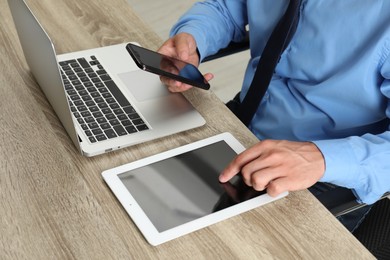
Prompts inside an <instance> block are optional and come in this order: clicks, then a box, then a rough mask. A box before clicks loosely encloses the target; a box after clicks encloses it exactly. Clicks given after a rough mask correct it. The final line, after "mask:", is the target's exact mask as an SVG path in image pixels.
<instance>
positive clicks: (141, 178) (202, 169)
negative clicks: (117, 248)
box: [102, 133, 287, 245]
mask: <svg viewBox="0 0 390 260" xmlns="http://www.w3.org/2000/svg"><path fill="white" fill-rule="evenodd" d="M244 149H245V148H244V147H243V146H242V145H241V144H240V143H239V142H238V141H237V140H236V139H235V138H234V137H233V136H232V135H231V134H229V133H223V134H219V135H216V136H213V137H210V138H207V139H204V140H201V141H197V142H194V143H191V144H188V145H185V146H181V147H178V148H176V149H173V150H169V151H166V152H163V153H160V154H157V155H154V156H150V157H147V158H144V159H141V160H138V161H135V162H132V163H129V164H125V165H122V166H120V167H116V168H113V169H110V170H107V171H104V172H103V173H102V175H103V178H104V180H105V181H106V182H107V184H108V186H109V187H110V188H111V190H112V191H113V193H114V194H115V196H116V197H117V198H118V200H119V201H120V203H121V204H122V205H123V207H124V208H125V210H126V211H127V213H128V214H129V215H130V217H131V218H132V220H133V221H134V223H135V224H136V225H137V227H138V228H139V230H140V231H141V233H142V234H143V235H144V236H145V238H146V240H147V241H148V242H149V243H150V244H152V245H158V244H161V243H164V242H166V241H169V240H172V239H174V238H177V237H180V236H183V235H185V234H188V233H190V232H193V231H195V230H198V229H201V228H204V227H206V226H209V225H211V224H214V223H217V222H219V221H222V220H224V219H227V218H230V217H232V216H235V215H238V214H240V213H242V212H245V211H248V210H251V209H253V208H255V207H258V206H261V205H264V204H266V203H268V202H271V201H274V200H276V199H280V198H282V197H284V196H286V195H287V193H283V194H282V195H280V196H278V197H275V198H273V197H270V196H268V195H267V194H266V193H265V192H258V191H255V190H253V189H252V188H250V187H248V186H246V185H245V184H244V182H243V181H242V179H241V178H240V177H239V176H236V177H234V178H233V179H232V180H231V181H230V182H228V183H225V184H222V183H220V182H219V181H218V176H219V174H220V173H221V171H222V170H223V169H224V168H225V167H226V166H227V165H228V163H229V162H230V161H231V160H232V159H233V158H234V157H235V156H236V155H237V153H240V152H242V151H244Z"/></svg>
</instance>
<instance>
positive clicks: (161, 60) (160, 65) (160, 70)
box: [126, 43, 210, 89]
mask: <svg viewBox="0 0 390 260" xmlns="http://www.w3.org/2000/svg"><path fill="white" fill-rule="evenodd" d="M126 49H127V51H128V52H129V54H130V56H131V57H132V58H133V60H134V62H135V63H136V64H137V66H138V67H139V68H140V69H142V70H145V71H149V72H151V73H155V74H158V75H161V76H164V77H168V78H171V79H174V80H177V81H180V82H183V83H186V84H189V85H192V86H195V87H199V88H202V89H209V88H210V84H209V83H208V82H207V80H206V79H205V78H204V77H203V75H202V73H201V72H200V71H199V70H198V68H197V67H196V66H194V65H192V64H190V63H187V62H185V61H182V60H178V59H175V58H172V57H169V56H166V55H163V54H160V53H158V52H155V51H151V50H148V49H145V48H143V47H140V46H137V45H134V44H132V43H129V44H127V46H126Z"/></svg>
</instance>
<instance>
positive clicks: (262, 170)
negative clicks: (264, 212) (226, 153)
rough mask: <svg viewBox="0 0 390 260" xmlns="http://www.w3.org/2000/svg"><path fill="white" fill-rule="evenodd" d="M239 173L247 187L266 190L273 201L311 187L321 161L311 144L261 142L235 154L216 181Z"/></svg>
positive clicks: (321, 168) (322, 168) (322, 167)
mask: <svg viewBox="0 0 390 260" xmlns="http://www.w3.org/2000/svg"><path fill="white" fill-rule="evenodd" d="M239 172H241V174H242V177H243V179H244V182H245V183H246V184H247V185H248V186H252V187H253V188H254V189H255V190H258V191H262V190H264V189H267V193H268V194H269V195H270V196H273V197H274V196H277V195H279V194H280V193H282V192H285V191H295V190H302V189H305V188H308V187H310V186H312V185H313V184H315V183H316V182H317V181H318V180H319V179H320V178H321V177H322V176H323V174H324V172H325V161H324V158H323V156H322V153H321V152H320V150H319V149H318V148H317V146H316V145H315V144H313V143H310V142H291V141H276V140H264V141H261V142H259V143H258V144H256V145H254V146H253V147H251V148H249V149H248V150H246V151H244V152H242V153H241V154H239V155H238V156H237V157H236V158H235V159H234V160H233V161H232V162H231V163H230V164H229V165H228V167H227V168H226V169H225V170H224V171H223V172H222V173H221V175H220V177H219V180H220V181H221V182H227V181H228V180H230V179H231V178H232V177H233V176H234V175H236V174H237V173H239Z"/></svg>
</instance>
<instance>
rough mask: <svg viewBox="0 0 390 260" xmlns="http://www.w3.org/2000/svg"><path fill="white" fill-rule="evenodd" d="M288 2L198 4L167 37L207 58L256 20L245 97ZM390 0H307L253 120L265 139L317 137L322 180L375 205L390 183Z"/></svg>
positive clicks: (314, 139)
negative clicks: (191, 43)
mask: <svg viewBox="0 0 390 260" xmlns="http://www.w3.org/2000/svg"><path fill="white" fill-rule="evenodd" d="M287 4H288V1H286V0H247V1H244V0H226V1H223V0H215V1H211V0H210V1H206V2H204V3H198V4H196V5H194V7H193V8H192V9H190V10H189V11H188V12H187V13H186V14H184V15H183V16H182V17H181V18H180V20H179V21H178V23H177V24H176V25H175V26H174V27H173V29H172V31H171V35H174V34H177V33H179V32H187V33H190V34H192V35H193V36H194V37H195V40H196V43H197V46H198V49H199V53H200V55H201V57H202V58H203V57H206V56H208V55H210V54H213V53H215V52H216V51H217V50H219V49H220V48H222V47H225V46H226V45H227V44H228V43H229V42H231V41H232V40H234V41H240V40H241V39H242V37H243V35H244V30H245V26H249V28H250V45H251V46H250V47H251V48H250V49H251V59H250V61H249V63H248V66H247V70H246V74H245V78H244V82H243V87H242V92H241V99H242V98H243V97H244V96H245V94H246V92H247V90H248V87H249V85H250V83H251V81H252V78H253V75H254V71H255V69H256V67H257V63H258V60H259V57H260V55H261V53H262V51H263V48H264V46H265V44H266V42H267V39H268V37H269V35H270V34H271V32H272V30H273V28H274V26H275V24H276V23H277V21H278V20H279V18H280V17H281V16H282V15H283V13H284V11H285V9H286V7H287ZM389 97H390V1H389V0H375V1H374V0H303V1H302V5H301V10H300V17H299V23H298V27H297V30H296V33H295V35H294V37H293V38H292V40H291V42H290V44H289V46H288V47H287V49H286V50H285V51H284V53H283V54H282V56H281V59H280V62H279V64H278V65H277V67H276V70H275V74H274V76H273V79H272V81H271V83H270V86H269V88H268V91H267V93H266V95H265V96H264V98H263V100H262V102H261V104H260V105H259V108H258V110H257V113H256V114H255V116H254V118H253V120H252V122H251V124H250V126H249V128H250V130H251V131H252V132H253V133H254V134H255V135H256V136H257V137H258V138H259V139H260V140H261V139H287V140H299V141H312V142H314V143H315V144H316V145H317V146H318V148H319V149H320V150H321V152H322V153H323V156H324V158H325V163H326V171H325V174H324V176H323V178H322V179H321V181H323V182H331V183H334V184H336V185H340V186H344V187H348V188H351V189H353V191H354V192H355V194H356V196H357V198H358V201H361V202H365V203H368V204H371V203H373V202H375V201H376V200H378V199H379V197H380V196H382V195H383V194H384V193H385V192H386V191H390V132H389V124H388V123H389V121H388V118H389V116H390V102H389Z"/></svg>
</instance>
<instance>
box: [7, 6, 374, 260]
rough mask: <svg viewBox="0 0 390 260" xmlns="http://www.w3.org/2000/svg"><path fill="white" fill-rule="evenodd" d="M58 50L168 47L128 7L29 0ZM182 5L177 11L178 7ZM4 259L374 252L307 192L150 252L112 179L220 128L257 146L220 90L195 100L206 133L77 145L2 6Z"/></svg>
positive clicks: (195, 95)
mask: <svg viewBox="0 0 390 260" xmlns="http://www.w3.org/2000/svg"><path fill="white" fill-rule="evenodd" d="M28 3H29V5H30V7H31V8H32V10H33V11H34V12H35V14H36V16H37V17H38V19H39V20H40V21H41V23H42V25H43V26H44V28H45V29H46V30H47V32H48V34H49V35H50V36H51V38H52V40H53V41H54V44H55V46H56V49H57V52H58V53H64V52H70V51H77V50H82V49H87V48H93V47H99V46H105V45H109V44H116V43H122V42H129V41H137V42H139V43H140V44H142V45H143V46H146V47H148V48H151V49H157V48H158V47H159V46H160V44H161V43H162V41H161V39H159V38H158V36H157V35H156V34H155V33H153V31H152V30H151V29H150V28H149V27H148V26H147V25H146V24H144V23H143V22H142V21H141V20H140V19H139V18H138V17H137V15H136V14H134V12H133V11H132V9H131V7H130V6H128V4H127V2H126V1H125V0H110V1H107V0H89V1H87V0H56V1H53V0H29V1H28ZM172 8H174V7H172ZM0 21H1V22H0V44H1V48H0V68H1V72H0V99H1V101H0V109H1V114H0V115H1V116H0V143H1V146H0V158H1V164H0V215H1V221H0V258H2V259H64V258H66V259H68V258H71V259H72V258H77V259H111V258H113V259H156V258H159V259H216V258H218V259H255V258H256V259H264V258H276V259H291V258H294V259H302V258H304V259H321V258H322V259H331V258H340V259H341V258H342V259H358V258H365V259H367V258H372V255H371V254H370V253H369V252H368V251H367V250H366V249H365V248H364V247H363V246H362V245H361V244H360V243H359V242H358V241H357V240H356V239H355V238H354V237H353V236H352V235H351V234H350V233H349V232H348V231H347V230H346V229H345V228H344V227H343V226H342V225H341V224H340V223H339V222H338V221H337V220H336V219H335V218H334V217H333V216H332V215H331V214H330V213H329V212H328V211H326V209H325V208H324V207H323V206H322V205H321V204H320V203H319V202H318V201H317V200H316V199H315V198H314V197H313V196H312V195H311V194H310V193H309V192H307V191H301V192H293V193H291V194H290V195H289V196H288V197H287V198H285V199H282V200H280V201H277V202H275V203H272V204H269V205H266V206H264V207H261V208H257V209H255V210H252V211H250V212H247V213H245V214H242V215H240V216H236V217H234V218H231V219H229V220H226V221H223V222H220V223H218V224H215V225H213V226H211V227H208V228H205V229H202V230H200V231H197V232H194V233H192V234H189V235H186V236H184V237H181V238H179V239H175V240H173V241H170V242H167V243H165V244H162V245H160V246H158V247H153V246H150V245H149V244H148V243H147V242H146V240H145V239H144V238H143V236H142V235H141V233H140V232H139V231H138V229H137V227H136V226H135V225H134V223H133V222H132V221H131V219H130V217H129V216H128V215H127V214H126V212H125V211H124V209H123V208H122V207H121V205H120V204H119V202H118V201H117V200H116V198H115V197H114V195H113V194H112V193H111V191H110V189H109V188H108V187H107V186H106V184H105V182H104V181H103V179H102V177H101V172H102V171H103V170H106V169H108V168H111V167H115V166H118V165H120V164H124V163H127V162H130V161H134V160H136V159H140V158H143V157H145V156H149V155H152V154H156V153H158V152H161V151H165V150H167V149H171V148H174V147H178V146H180V145H183V144H187V143H189V142H192V141H196V140H200V139H202V138H206V137H208V136H211V135H215V134H218V133H221V132H226V131H227V132H231V133H232V134H233V135H234V136H235V137H236V138H237V139H239V140H240V141H241V142H242V143H243V144H244V145H245V146H246V147H249V146H250V145H253V144H255V143H256V142H257V139H256V138H255V137H254V136H253V135H252V134H251V133H250V132H249V131H248V130H247V129H246V128H245V127H244V126H243V125H242V124H241V123H240V122H239V121H238V120H237V119H236V118H235V117H233V116H232V114H231V113H230V112H229V111H228V110H227V109H226V108H225V106H224V105H223V104H222V103H221V102H220V101H219V100H218V98H217V97H216V96H215V95H214V94H213V93H212V92H211V91H204V90H200V89H193V90H191V91H188V92H187V93H185V96H186V97H187V98H188V99H189V100H190V101H191V102H192V103H193V105H194V106H195V107H196V108H197V109H198V110H199V111H200V113H201V114H202V115H203V116H204V117H205V119H206V120H207V124H206V126H204V127H201V128H198V129H195V130H191V131H187V132H184V133H180V134H176V135H173V136H169V137H167V138H163V139H159V140H156V141H153V142H148V143H144V144H141V145H137V146H134V147H131V148H127V149H123V150H120V151H116V152H112V153H110V154H106V155H101V156H97V157H94V158H86V157H83V156H81V155H80V154H79V153H78V151H77V150H76V148H75V147H74V146H73V144H72V142H71V140H70V138H69V137H68V136H67V134H66V132H65V130H64V128H63V127H62V125H61V124H60V122H59V120H58V119H57V117H56V115H55V114H54V112H53V110H52V108H51V107H50V106H49V104H48V101H47V100H46V98H45V97H44V95H43V94H42V92H41V90H40V88H39V87H38V85H37V84H36V82H35V81H34V78H33V77H32V75H31V73H30V71H29V68H28V66H27V65H26V62H25V59H24V56H23V53H22V50H21V47H20V44H19V41H18V38H17V35H16V31H15V27H14V24H13V21H12V19H11V15H10V11H9V8H8V5H7V2H6V1H5V0H1V1H0Z"/></svg>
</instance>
